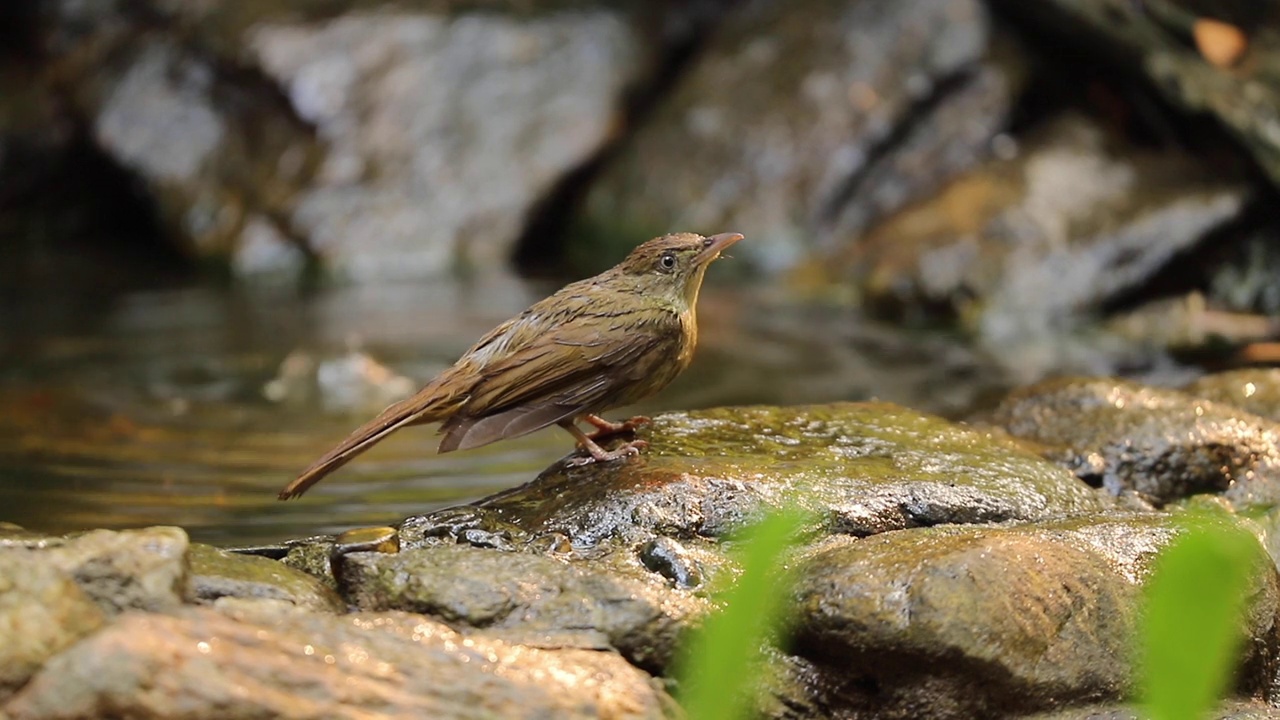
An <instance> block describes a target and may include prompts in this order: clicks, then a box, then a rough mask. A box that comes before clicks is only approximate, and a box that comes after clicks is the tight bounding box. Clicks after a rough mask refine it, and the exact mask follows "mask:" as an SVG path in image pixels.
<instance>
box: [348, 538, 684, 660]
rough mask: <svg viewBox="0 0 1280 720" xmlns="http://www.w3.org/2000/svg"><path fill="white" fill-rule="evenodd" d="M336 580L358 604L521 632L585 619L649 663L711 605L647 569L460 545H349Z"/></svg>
mask: <svg viewBox="0 0 1280 720" xmlns="http://www.w3.org/2000/svg"><path fill="white" fill-rule="evenodd" d="M637 565H638V563H637ZM339 580H340V583H341V587H342V591H343V594H344V596H345V597H346V598H347V600H348V601H349V602H351V603H352V604H353V605H355V606H356V607H359V608H361V609H364V610H405V611H410V612H417V613H427V614H430V615H433V616H435V617H439V618H441V619H443V620H445V621H446V622H449V623H450V624H451V625H454V626H467V627H473V628H503V629H508V628H510V629H515V630H518V631H520V632H530V631H534V632H548V631H552V632H558V631H566V630H577V629H582V628H590V629H592V630H595V631H597V632H600V633H603V635H604V636H605V637H606V638H607V639H608V641H609V642H610V643H611V644H612V646H613V647H616V648H617V649H618V650H619V651H620V652H622V653H623V654H624V655H626V656H627V657H628V658H629V659H630V660H631V661H632V662H635V663H637V664H639V665H641V666H642V667H648V668H660V667H663V666H664V665H665V664H666V663H667V662H668V661H669V660H670V658H671V655H672V653H673V651H674V649H675V644H676V642H677V640H678V639H679V634H680V632H681V631H682V630H683V629H684V628H685V626H687V625H688V623H689V621H690V619H691V618H693V617H696V616H698V615H700V614H701V613H703V612H705V611H706V610H707V607H708V606H707V601H706V600H705V599H701V598H697V597H694V596H693V595H690V594H686V593H678V592H675V591H673V590H671V589H670V588H669V587H668V585H667V583H666V582H663V581H661V580H660V578H659V577H658V576H656V575H653V574H650V573H645V572H642V571H641V572H632V573H627V574H624V573H620V572H616V571H614V570H613V569H612V568H610V569H606V568H605V567H602V566H598V565H595V564H587V563H577V564H571V563H567V562H564V561H561V560H556V559H554V558H549V557H543V556H539V555H532V554H527V553H509V552H500V551H495V550H490V549H484V548H474V547H468V546H465V545H446V546H439V547H426V548H419V549H416V550H408V551H405V552H402V553H400V554H399V555H385V554H382V553H354V554H351V555H346V556H344V557H343V569H342V572H341V574H340V576H339Z"/></svg>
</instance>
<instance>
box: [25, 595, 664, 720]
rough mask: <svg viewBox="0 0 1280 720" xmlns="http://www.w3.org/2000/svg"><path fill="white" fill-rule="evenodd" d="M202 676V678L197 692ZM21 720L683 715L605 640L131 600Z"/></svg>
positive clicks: (40, 679) (61, 668)
mask: <svg viewBox="0 0 1280 720" xmlns="http://www.w3.org/2000/svg"><path fill="white" fill-rule="evenodd" d="M191 688H199V692H192V691H191ZM0 713H5V714H7V715H8V717H9V718H10V719H11V720H37V719H40V718H65V719H70V718H85V719H88V718H98V717H105V716H119V717H184V718H192V719H196V718H210V719H213V718H227V717H351V716H355V715H369V716H373V715H378V716H388V717H448V718H490V717H511V718H535V717H581V718H595V717H619V718H623V717H625V718H659V717H668V716H674V714H675V711H674V705H673V703H672V702H671V701H670V699H669V698H668V697H667V696H666V695H665V694H664V693H663V692H662V690H661V689H659V688H658V687H657V686H656V685H655V684H654V683H653V682H652V680H651V679H650V678H649V677H648V676H647V675H645V674H644V673H643V672H641V671H639V670H637V669H635V668H633V667H631V666H630V665H628V664H627V663H626V661H624V660H623V659H622V658H620V657H618V656H617V655H615V654H612V653H608V652H600V651H597V650H580V649H561V650H544V649H538V648H533V647H526V646H521V645H515V644H511V643H505V642H503V641H500V640H493V639H487V638H472V637H466V636H463V635H460V634H458V633H457V632H454V631H453V630H450V629H449V628H448V627H446V626H445V625H442V624H440V623H438V622H436V621H433V620H428V619H426V618H423V617H421V616H415V615H409V614H406V613H356V614H352V615H346V616H334V615H328V614H312V613H306V612H300V611H298V610H296V609H293V608H288V609H281V608H280V607H279V606H278V605H276V604H273V603H265V604H264V603H263V601H255V602H254V603H251V604H245V603H241V604H240V606H239V607H238V608H236V609H235V610H232V611H229V612H219V611H215V610H212V609H207V608H190V609H186V610H183V611H181V612H179V613H178V614H176V615H172V616H169V615H148V614H142V613H128V614H126V615H124V616H122V617H121V618H120V619H119V620H118V621H117V622H116V623H115V624H113V625H112V626H110V627H109V628H107V629H106V630H104V631H102V632H100V633H98V634H96V635H94V636H93V637H91V638H89V639H88V640H86V641H84V642H82V643H80V644H79V645H77V646H75V647H74V648H72V649H71V650H69V651H66V652H64V653H62V654H61V655H59V656H57V657H56V658H54V659H53V660H52V661H50V662H49V664H48V665H46V666H45V668H44V670H43V671H42V672H41V673H40V674H39V675H37V676H36V677H35V678H34V679H33V680H32V681H31V682H30V683H29V684H28V685H27V686H26V687H25V688H24V689H23V690H22V691H21V692H20V693H19V694H18V695H16V696H15V697H13V698H12V699H11V700H10V701H9V702H8V703H7V704H5V705H3V706H0Z"/></svg>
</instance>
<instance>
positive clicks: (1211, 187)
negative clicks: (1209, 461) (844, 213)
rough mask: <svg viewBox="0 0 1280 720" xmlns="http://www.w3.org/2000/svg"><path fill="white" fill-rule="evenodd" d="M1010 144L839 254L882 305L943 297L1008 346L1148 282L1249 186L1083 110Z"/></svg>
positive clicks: (898, 307) (1229, 213)
mask: <svg viewBox="0 0 1280 720" xmlns="http://www.w3.org/2000/svg"><path fill="white" fill-rule="evenodd" d="M1009 142H1011V143H1012V142H1013V141H1012V140H1010V141H1009ZM1011 150H1012V152H1014V153H1015V155H1014V156H1013V157H1010V158H1004V159H997V160H993V161H991V162H989V163H987V164H985V165H983V166H982V167H979V168H977V169H975V170H973V171H971V172H969V173H966V174H965V175H963V176H961V177H960V178H958V179H957V180H955V181H954V182H952V183H951V184H949V185H948V186H947V187H946V188H944V189H943V191H942V192H941V193H939V194H938V195H937V196H935V197H933V198H931V199H929V200H928V201H926V202H924V203H921V204H919V205H916V206H913V207H912V208H910V209H908V210H906V211H904V212H901V213H899V214H897V215H895V216H893V217H892V218H889V219H888V220H886V221H885V222H884V223H882V224H880V225H878V226H877V227H875V228H873V229H872V230H871V231H869V232H868V234H867V235H866V237H864V238H863V239H861V240H860V241H859V242H857V243H856V244H854V245H852V246H851V247H850V248H849V249H848V250H847V251H845V255H844V257H843V258H842V259H841V260H840V261H839V262H838V263H836V264H835V265H833V267H841V268H843V270H842V271H840V272H843V273H844V274H845V277H846V278H853V279H855V281H856V283H857V284H858V285H859V286H862V287H863V290H862V292H863V294H864V296H865V300H866V302H867V303H868V304H869V305H870V306H872V307H874V308H877V309H878V310H879V311H880V312H883V313H887V314H892V315H900V314H903V313H905V312H908V311H913V312H918V311H919V309H920V308H933V309H943V308H945V309H946V310H947V311H949V312H950V313H952V314H954V315H955V316H957V317H960V318H962V319H964V320H966V321H968V322H969V323H971V324H973V325H974V326H975V329H976V330H978V331H979V332H980V333H981V334H982V335H983V337H984V338H985V339H986V340H988V341H989V344H990V345H991V346H992V347H999V348H1001V351H1002V352H1006V353H1007V352H1010V351H1009V349H1008V347H1007V346H1008V344H1009V343H1011V342H1013V341H1019V340H1026V339H1027V338H1044V336H1051V335H1054V334H1055V333H1059V332H1060V330H1061V328H1062V327H1063V326H1064V325H1065V324H1067V323H1068V322H1069V321H1071V320H1072V319H1074V318H1076V317H1077V316H1078V315H1079V314H1080V313H1082V312H1084V311H1088V310H1092V309H1096V308H1098V307H1100V306H1101V305H1102V304H1103V303H1105V302H1106V301H1107V300H1108V299H1110V298H1113V297H1116V296H1117V295H1118V294H1119V293H1122V292H1124V291H1126V290H1130V289H1132V288H1134V287H1136V286H1138V285H1139V284H1141V283H1142V282H1143V281H1144V280H1146V279H1148V278H1149V277H1150V276H1151V275H1152V274H1154V273H1155V271H1157V270H1159V269H1160V268H1161V267H1162V266H1163V265H1164V264H1165V263H1167V262H1168V261H1169V260H1170V259H1171V258H1172V257H1174V256H1175V255H1176V254H1177V253H1179V252H1181V251H1183V250H1186V249H1187V248H1189V247H1191V246H1193V245H1195V244H1196V243H1197V242H1199V241H1200V240H1201V239H1203V238H1204V237H1205V235H1206V234H1207V233H1208V232H1210V231H1211V230H1213V229H1215V228H1218V227H1220V226H1221V225H1223V224H1224V223H1226V222H1227V221H1229V220H1231V219H1233V218H1235V217H1236V216H1237V215H1238V213H1239V212H1240V211H1241V208H1242V207H1243V206H1244V203H1245V200H1246V198H1247V194H1248V192H1247V190H1246V188H1245V187H1243V186H1242V185H1238V184H1232V183H1229V182H1226V181H1222V180H1214V179H1207V178H1206V177H1205V173H1204V171H1203V169H1202V168H1201V167H1200V166H1199V165H1198V164H1197V163H1195V162H1194V161H1192V159H1191V158H1190V157H1186V156H1182V155H1178V154H1169V153H1165V154H1157V153H1154V152H1152V151H1147V150H1139V149H1136V148H1134V147H1130V146H1125V145H1121V144H1120V143H1119V141H1117V140H1115V139H1111V138H1108V137H1107V136H1106V134H1105V131H1104V130H1103V129H1102V128H1101V127H1099V126H1098V125H1096V124H1094V123H1093V122H1092V121H1089V120H1086V119H1085V118H1083V117H1079V116H1074V115H1068V116H1065V117H1063V118H1059V119H1058V120H1056V121H1054V122H1053V123H1051V124H1049V125H1048V126H1047V127H1044V128H1041V129H1040V130H1039V131H1038V132H1036V133H1033V134H1032V135H1031V136H1030V137H1028V138H1027V139H1026V140H1024V141H1023V142H1022V144H1021V147H1016V148H1011Z"/></svg>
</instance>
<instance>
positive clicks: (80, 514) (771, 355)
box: [0, 282, 1000, 544]
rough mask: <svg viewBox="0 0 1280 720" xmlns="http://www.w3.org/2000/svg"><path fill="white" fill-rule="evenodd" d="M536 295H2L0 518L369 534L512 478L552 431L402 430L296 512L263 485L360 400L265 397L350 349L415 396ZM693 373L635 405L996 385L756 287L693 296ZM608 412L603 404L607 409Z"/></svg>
mask: <svg viewBox="0 0 1280 720" xmlns="http://www.w3.org/2000/svg"><path fill="white" fill-rule="evenodd" d="M551 289H553V288H549V287H544V286H535V285H524V284H519V283H512V282H493V283H480V284H475V283H452V282H433V283H423V284H420V285H390V286H386V285H384V286H376V285H370V286H361V287H349V288H342V289H335V290H333V291H328V292H323V293H319V294H316V295H313V296H310V297H299V296H298V295H297V294H295V293H291V292H286V291H283V290H280V291H272V290H269V289H261V288H259V289H255V290H252V291H249V290H244V289H239V290H217V289H211V288H208V287H191V288H178V289H172V290H166V291H149V292H135V293H130V294H124V295H119V296H114V297H97V298H93V297H76V298H73V297H61V298H58V299H56V301H55V300H51V299H48V298H35V297H29V298H25V299H14V298H9V299H8V300H7V301H6V302H7V307H6V310H7V312H6V313H5V314H4V318H3V319H2V320H0V347H2V348H3V360H2V361H0V408H3V409H0V520H7V521H11V522H16V523H18V524H20V525H23V526H26V527H29V528H33V529H40V530H48V531H58V532H61V531H69V530H76V529H82V528H90V527H129V526H138V525H147V524H157V523H165V524H177V525H181V526H183V527H185V528H187V529H188V530H189V531H190V532H191V534H192V536H193V537H195V538H196V539H199V540H203V541H210V542H216V543H224V544H243V543H256V542H267V541H271V540H278V539H283V538H288V537H297V536H302V535H309V534H314V533H321V532H325V533H327V532H335V531H339V530H343V529H346V528H349V527H352V526H357V525H367V524H385V523H390V522H394V521H397V520H399V519H400V518H402V517H404V516H406V515H409V514H412V513H419V512H424V511H428V510H431V509H433V508H437V507H441V506H445V505H450V504H455V503H458V502H463V501H466V500H468V499H472V498H475V497H480V496H483V495H486V494H489V493H491V492H494V491H496V490H499V489H502V488H505V487H510V486H514V485H517V484H519V483H522V482H525V481H527V480H529V479H531V478H532V477H533V476H534V475H536V473H537V472H538V471H539V470H541V469H542V468H543V467H545V466H547V465H548V464H550V463H551V462H553V461H554V460H555V459H556V458H558V457H560V456H561V455H563V454H564V453H566V452H568V451H569V450H570V449H571V441H570V439H569V438H568V437H567V436H566V435H565V434H564V433H562V432H559V431H557V430H554V429H551V430H546V431H543V432H539V433H536V434H534V435H532V436H529V437H525V438H521V439H518V440H514V441H509V442H504V443H498V444H495V445H490V446H487V447H484V448H480V449H477V450H473V451H468V452H463V453H453V454H448V455H444V456H436V455H434V454H433V450H434V446H435V442H436V437H435V435H434V433H433V432H432V431H431V430H430V429H422V428H419V429H409V430H408V431H405V432H401V433H398V434H396V435H395V436H393V437H391V438H390V439H389V440H387V441H385V442H384V443H382V445H380V446H379V447H378V448H377V449H375V450H373V451H371V452H370V453H368V454H367V455H365V456H363V457H362V458H361V459H360V460H359V461H357V462H355V463H352V464H351V465H349V466H347V467H346V468H344V469H343V470H342V471H341V472H339V473H337V474H335V475H334V476H331V477H329V478H327V479H326V480H325V481H324V482H323V483H321V484H320V485H318V486H317V487H316V488H314V489H313V490H312V491H311V492H310V493H308V494H307V495H306V496H305V497H304V498H302V499H301V500H299V501H293V502H289V503H280V502H277V501H276V500H275V493H276V491H277V490H278V489H279V488H280V486H282V485H283V484H284V483H285V482H287V481H288V480H290V479H291V478H292V477H293V475H294V474H295V473H296V472H297V471H298V470H299V469H301V468H302V467H304V466H305V465H306V464H307V463H308V462H310V461H311V460H313V459H314V458H315V457H316V456H318V455H319V454H321V453H322V452H323V451H325V450H327V449H328V448H329V447H330V446H331V445H332V444H333V443H334V442H336V441H337V440H339V439H340V438H341V437H342V436H343V435H345V433H346V432H347V431H349V430H350V429H352V428H353V427H354V426H355V425H356V424H358V423H360V422H362V421H363V420H365V419H367V417H368V416H369V415H371V414H372V413H373V412H376V411H377V409H379V408H378V407H364V408H359V409H353V410H348V411H345V412H344V411H334V410H328V411H326V410H324V409H323V408H324V403H322V402H321V399H320V398H317V397H311V398H305V399H304V400H303V401H302V402H292V403H288V402H286V403H277V402H272V401H270V400H268V399H267V398H266V397H265V396H264V393H263V388H264V386H265V385H266V384H267V383H268V382H269V381H270V380H271V379H272V378H273V377H275V376H276V375H277V372H278V370H279V366H280V364H281V362H282V360H284V358H286V356H288V355H289V354H290V353H291V352H294V351H296V350H299V349H302V350H304V351H307V352H311V353H316V354H320V355H322V356H333V357H336V356H340V355H342V354H343V353H344V352H346V348H347V347H348V346H349V344H350V343H352V342H354V341H357V340H358V342H359V343H361V344H362V346H363V348H364V349H366V350H367V351H368V352H369V353H370V354H371V355H372V356H374V357H376V358H377V359H378V360H380V361H381V362H383V363H386V364H387V365H388V366H390V368H391V369H393V370H394V371H395V372H396V373H400V374H403V375H405V376H408V377H410V378H412V379H414V381H415V384H416V383H417V382H419V381H423V380H425V379H427V378H429V377H431V376H432V375H433V374H435V372H437V371H438V370H439V369H441V368H442V367H444V366H446V365H447V364H448V363H450V362H452V361H453V359H455V358H456V357H457V356H458V355H459V354H460V353H461V352H462V351H463V350H465V349H466V348H467V347H469V346H470V344H471V343H473V342H474V341H475V340H476V339H477V338H478V337H479V336H480V335H481V334H482V333H484V332H485V331H487V330H488V329H490V328H491V327H493V326H494V325H496V324H497V323H498V322H500V321H502V320H504V319H506V318H507V317H509V316H511V315H512V314H514V313H515V312H518V311H519V310H521V309H523V308H524V307H525V306H527V305H528V304H529V303H531V302H532V301H533V300H535V299H536V298H537V297H540V296H541V295H543V294H545V293H546V292H549V291H550V290H551ZM700 320H701V326H702V332H701V334H700V340H701V346H700V348H699V354H698V357H697V359H696V360H695V363H694V365H693V367H691V368H690V370H689V371H688V372H687V373H686V374H685V375H684V376H683V377H682V378H681V379H680V380H678V381H677V382H676V383H675V384H674V385H673V386H672V387H670V388H668V389H667V390H666V391H664V392H663V393H661V394H660V395H659V396H657V397H655V398H653V399H652V400H651V401H650V402H648V403H646V405H645V406H644V407H642V408H640V409H641V410H646V411H650V410H657V409H672V408H691V407H701V406H710V405H720V404H733V403H754V402H767V403H805V402H826V401H831V400H857V399H865V398H869V397H878V398H881V399H886V400H892V401H896V402H901V403H903V404H906V405H910V406H913V407H918V408H922V409H926V410H933V411H936V412H941V413H943V414H947V415H958V414H961V413H963V412H965V411H967V410H968V409H970V408H972V407H973V406H975V405H977V404H981V402H982V401H983V398H985V397H988V396H990V395H992V394H993V393H994V391H995V388H997V387H998V386H999V384H1000V383H999V379H998V373H996V372H995V371H994V370H992V369H991V368H990V367H989V366H988V365H987V364H986V363H985V362H984V361H983V360H982V359H981V357H980V356H979V355H977V354H975V353H973V352H972V351H970V350H968V349H966V348H965V347H964V346H963V345H962V344H960V343H958V342H955V341H953V340H951V339H948V338H946V337H942V336H927V335H915V334H906V333H903V332H901V331H893V330H890V329H887V328H883V327H876V326H872V325H868V324H866V323H864V322H861V321H859V320H858V319H857V318H856V316H854V315H852V314H851V313H850V312H848V311H846V310H840V309H832V308H817V307H812V306H802V305H798V304H796V303H793V302H790V301H789V300H788V299H787V298H786V296H785V295H784V294H782V293H781V292H779V291H777V290H771V289H767V288H761V287H751V288H746V287H723V286H716V285H714V284H713V285H711V286H710V287H708V288H707V289H706V290H705V291H704V295H703V300H702V303H701V308H700ZM619 414H621V413H619Z"/></svg>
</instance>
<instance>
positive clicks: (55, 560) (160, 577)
mask: <svg viewBox="0 0 1280 720" xmlns="http://www.w3.org/2000/svg"><path fill="white" fill-rule="evenodd" d="M187 549H188V542H187V534H186V533H185V532H183V531H182V530H181V529H180V528H176V527H152V528H144V529H140V530H121V531H119V532H112V531H110V530H93V531H91V532H87V533H83V534H78V535H68V536H65V537H47V536H38V535H31V536H28V537H26V538H23V537H21V536H18V537H11V538H9V539H7V540H6V541H5V542H4V543H2V544H0V558H3V557H5V556H9V555H16V556H19V557H24V558H29V559H32V560H34V561H36V562H40V563H44V564H47V565H49V566H51V567H55V568H57V569H59V570H61V571H62V572H64V573H66V574H68V575H69V576H70V577H71V578H72V579H73V580H74V581H75V583H76V584H77V585H79V586H80V589H81V590H83V591H84V592H85V594H86V595H88V596H89V597H90V598H92V599H93V601H94V602H95V603H97V605H98V607H100V608H102V610H103V611H105V612H106V613H107V614H109V615H114V614H116V613H119V612H123V611H124V610H129V609H138V610H152V611H164V610H172V609H174V608H176V607H178V606H179V605H181V604H182V598H183V592H184V588H185V587H186V584H187Z"/></svg>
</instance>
